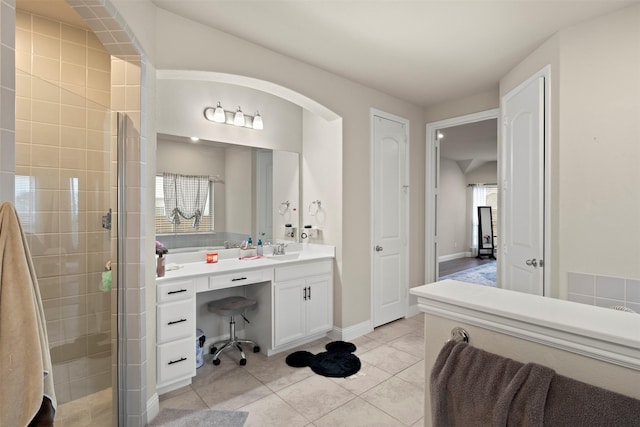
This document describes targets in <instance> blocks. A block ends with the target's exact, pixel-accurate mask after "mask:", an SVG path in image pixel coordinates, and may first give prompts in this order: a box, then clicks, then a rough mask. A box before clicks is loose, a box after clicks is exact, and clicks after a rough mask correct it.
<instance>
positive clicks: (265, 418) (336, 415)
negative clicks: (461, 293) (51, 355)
mask: <svg viewBox="0 0 640 427" xmlns="http://www.w3.org/2000/svg"><path fill="white" fill-rule="evenodd" d="M330 341H331V340H330V339H327V338H324V339H320V340H317V341H314V342H312V343H310V344H308V345H305V346H303V347H301V348H297V349H292V350H290V351H286V352H283V353H280V354H277V355H274V356H271V357H266V356H265V355H263V354H260V353H258V354H254V353H247V365H246V366H239V365H238V363H237V354H236V353H234V352H230V353H224V354H223V355H222V357H221V363H220V365H218V366H214V365H213V364H212V363H211V360H212V356H211V355H208V354H206V355H205V364H204V365H203V366H202V367H200V368H198V369H197V371H196V376H195V377H194V378H193V382H192V384H191V385H189V386H186V387H182V388H180V389H178V390H174V391H172V392H170V393H166V394H164V395H162V396H160V408H161V409H162V408H177V409H214V410H233V411H246V412H248V413H249V416H248V418H247V421H246V423H245V427H254V426H259V427H269V426H274V427H275V426H277V427H281V426H283V425H287V427H298V426H299V427H339V426H350V427H358V426H363V427H364V426H366V427H370V426H379V427H387V426H389V427H392V426H409V427H417V426H423V424H424V421H423V417H424V404H423V399H424V387H425V375H424V355H423V354H424V315H423V314H419V315H417V316H414V317H411V318H408V319H401V320H397V321H395V322H391V323H389V324H386V325H383V326H380V327H378V328H376V329H375V330H374V331H373V332H371V333H369V334H367V335H364V336H362V337H359V338H357V339H355V340H353V341H352V342H353V343H354V344H355V345H356V346H357V350H356V355H358V357H359V358H360V360H361V362H362V367H361V369H360V371H359V372H358V373H357V374H355V375H353V376H352V377H348V378H327V377H323V376H320V375H316V374H314V373H313V372H312V371H311V369H309V368H292V367H290V366H288V365H287V364H286V363H285V358H286V356H287V355H288V354H290V353H291V352H293V351H296V350H302V349H304V350H307V351H310V352H312V353H314V354H315V353H319V352H322V351H324V346H325V345H326V344H327V343H328V342H330ZM88 425H91V426H92V427H103V426H104V427H106V426H111V425H112V424H111V389H110V388H109V389H106V390H104V391H101V392H99V393H95V394H93V395H91V396H87V397H84V398H82V399H78V400H74V401H72V402H69V403H65V404H63V405H60V406H59V408H58V413H57V415H56V427H60V426H62V427H67V426H69V427H75V426H88ZM194 427H196V426H194Z"/></svg>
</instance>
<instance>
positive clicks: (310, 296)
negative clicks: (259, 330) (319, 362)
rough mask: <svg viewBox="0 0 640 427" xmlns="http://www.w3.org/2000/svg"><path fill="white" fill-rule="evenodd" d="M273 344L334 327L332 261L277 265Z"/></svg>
mask: <svg viewBox="0 0 640 427" xmlns="http://www.w3.org/2000/svg"><path fill="white" fill-rule="evenodd" d="M273 319H274V325H273V329H274V330H273V347H274V349H277V348H278V347H281V346H285V345H287V344H291V343H297V342H298V341H305V340H308V339H309V338H310V337H315V336H316V335H317V336H320V335H322V334H324V333H326V332H328V331H329V330H331V329H332V328H333V262H332V261H331V260H322V261H313V262H306V263H300V264H296V265H291V266H286V267H285V266H283V267H276V268H275V271H274V283H273Z"/></svg>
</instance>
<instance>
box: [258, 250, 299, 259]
mask: <svg viewBox="0 0 640 427" xmlns="http://www.w3.org/2000/svg"><path fill="white" fill-rule="evenodd" d="M299 257H300V254H299V253H297V252H296V253H292V254H283V255H267V256H266V258H267V259H271V260H274V261H290V260H292V259H298V258H299Z"/></svg>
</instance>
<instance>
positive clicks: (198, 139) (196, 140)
mask: <svg viewBox="0 0 640 427" xmlns="http://www.w3.org/2000/svg"><path fill="white" fill-rule="evenodd" d="M189 139H190V140H191V142H198V141H200V138H198V137H197V136H192V137H190V138H189Z"/></svg>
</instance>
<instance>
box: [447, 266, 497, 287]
mask: <svg viewBox="0 0 640 427" xmlns="http://www.w3.org/2000/svg"><path fill="white" fill-rule="evenodd" d="M446 279H451V280H459V281H461V282H468V283H475V284H478V285H484V286H494V287H495V286H496V262H495V261H493V262H489V263H486V264H483V265H481V266H479V267H474V268H469V269H467V270H462V271H459V272H457V273H453V274H449V275H447V276H442V277H440V280H446Z"/></svg>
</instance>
